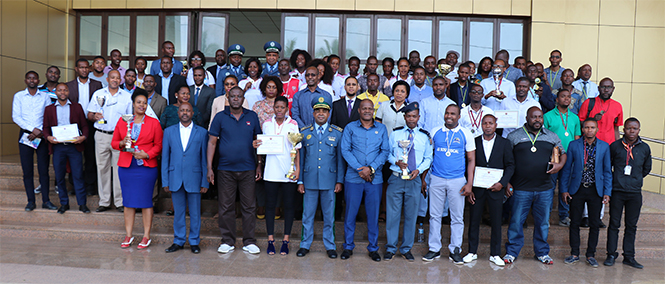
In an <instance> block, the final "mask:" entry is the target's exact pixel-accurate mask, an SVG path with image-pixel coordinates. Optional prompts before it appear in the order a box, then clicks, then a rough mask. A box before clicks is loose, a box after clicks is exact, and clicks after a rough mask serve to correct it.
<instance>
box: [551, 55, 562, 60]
mask: <svg viewBox="0 0 665 284" xmlns="http://www.w3.org/2000/svg"><path fill="white" fill-rule="evenodd" d="M550 58H554V59H559V58H561V56H558V55H552V56H550Z"/></svg>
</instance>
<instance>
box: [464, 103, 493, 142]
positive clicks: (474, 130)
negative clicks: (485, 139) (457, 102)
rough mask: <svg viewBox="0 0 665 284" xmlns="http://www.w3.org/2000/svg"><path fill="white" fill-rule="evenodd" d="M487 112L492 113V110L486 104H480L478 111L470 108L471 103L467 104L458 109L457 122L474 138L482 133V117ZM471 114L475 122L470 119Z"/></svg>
mask: <svg viewBox="0 0 665 284" xmlns="http://www.w3.org/2000/svg"><path fill="white" fill-rule="evenodd" d="M488 114H494V111H493V110H492V109H491V108H488V107H486V106H481V107H480V109H479V110H478V111H475V110H473V109H472V108H471V105H468V106H466V107H464V108H462V110H461V111H460V119H459V124H460V125H461V126H462V127H464V128H466V129H469V131H471V134H473V137H474V138H475V137H478V136H480V135H481V134H483V128H482V124H483V123H482V121H483V117H484V116H485V115H488ZM472 116H473V120H475V122H474V121H473V120H472Z"/></svg>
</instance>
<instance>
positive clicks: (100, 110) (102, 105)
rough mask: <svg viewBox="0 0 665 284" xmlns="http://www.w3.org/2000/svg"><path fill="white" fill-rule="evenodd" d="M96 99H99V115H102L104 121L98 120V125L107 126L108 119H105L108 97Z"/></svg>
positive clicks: (97, 97)
mask: <svg viewBox="0 0 665 284" xmlns="http://www.w3.org/2000/svg"><path fill="white" fill-rule="evenodd" d="M95 99H97V104H99V113H101V114H102V119H100V120H97V123H99V124H106V119H104V109H103V107H104V103H106V97H105V96H96V97H95Z"/></svg>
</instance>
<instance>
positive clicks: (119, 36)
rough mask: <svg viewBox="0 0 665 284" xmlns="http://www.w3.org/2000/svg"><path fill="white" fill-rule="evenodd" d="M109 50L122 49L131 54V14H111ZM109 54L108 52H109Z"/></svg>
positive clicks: (122, 51)
mask: <svg viewBox="0 0 665 284" xmlns="http://www.w3.org/2000/svg"><path fill="white" fill-rule="evenodd" d="M108 33H109V34H108V52H109V54H110V53H111V51H112V50H114V49H117V50H120V53H122V54H123V55H124V56H128V55H129V16H109V28H108ZM107 55H108V54H107Z"/></svg>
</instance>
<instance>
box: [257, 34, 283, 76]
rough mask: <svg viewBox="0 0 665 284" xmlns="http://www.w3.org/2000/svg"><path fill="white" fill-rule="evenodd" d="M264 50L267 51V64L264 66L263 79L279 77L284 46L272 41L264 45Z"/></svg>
mask: <svg viewBox="0 0 665 284" xmlns="http://www.w3.org/2000/svg"><path fill="white" fill-rule="evenodd" d="M263 50H265V51H266V63H263V65H262V68H261V69H262V70H263V72H261V77H265V76H279V70H277V64H278V63H279V53H280V52H281V51H282V46H281V45H280V44H279V42H276V41H274V40H271V41H269V42H266V44H265V45H263Z"/></svg>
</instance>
